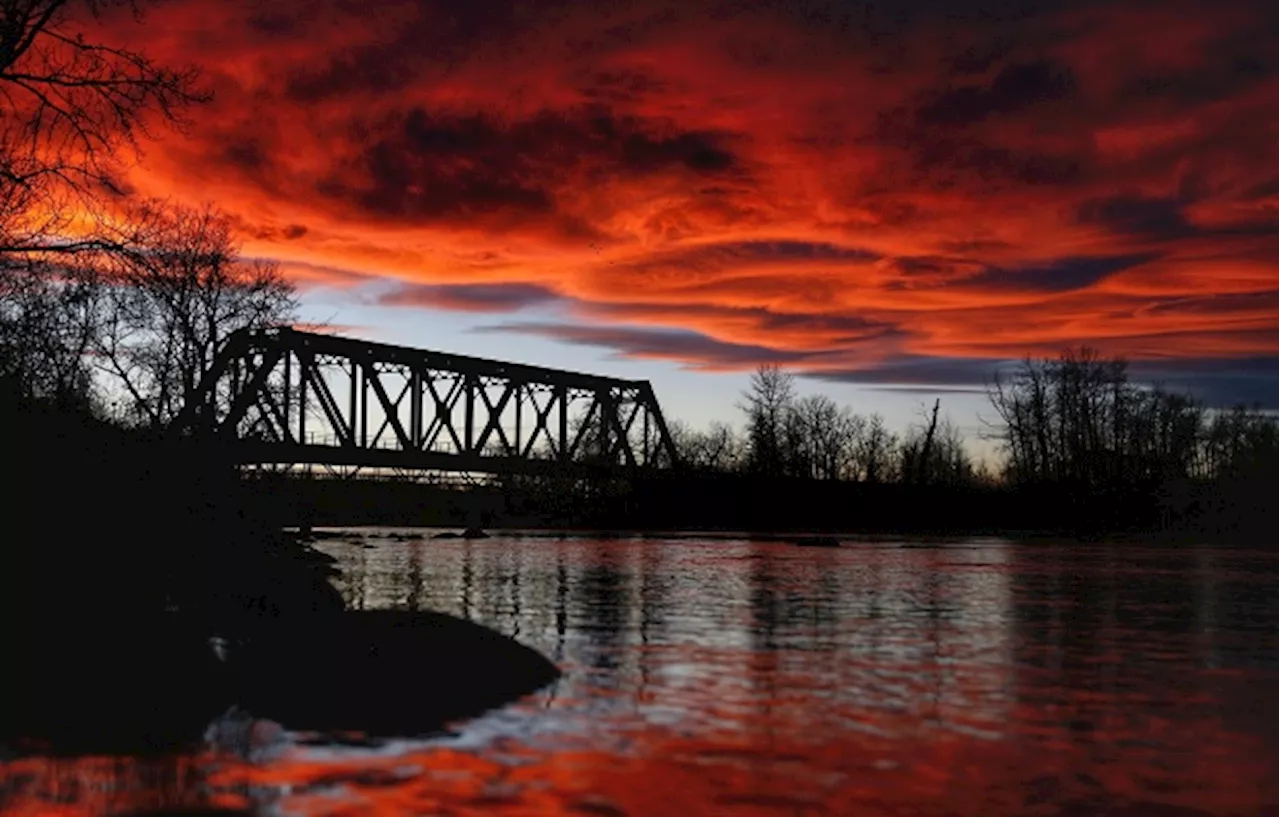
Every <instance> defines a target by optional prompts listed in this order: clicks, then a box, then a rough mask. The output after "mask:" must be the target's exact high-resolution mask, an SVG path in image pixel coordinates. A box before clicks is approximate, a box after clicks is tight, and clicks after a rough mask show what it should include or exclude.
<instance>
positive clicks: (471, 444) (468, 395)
mask: <svg viewBox="0 0 1280 817" xmlns="http://www.w3.org/2000/svg"><path fill="white" fill-rule="evenodd" d="M464 377H465V380H464V382H463V387H462V388H463V391H464V395H463V396H464V397H465V399H466V403H465V404H464V405H465V409H464V411H465V412H466V414H465V418H464V420H463V428H462V436H463V447H464V448H465V449H466V453H467V454H475V453H476V451H475V428H476V424H475V419H476V389H475V376H474V375H472V374H470V373H468V374H466V375H465V376H464Z"/></svg>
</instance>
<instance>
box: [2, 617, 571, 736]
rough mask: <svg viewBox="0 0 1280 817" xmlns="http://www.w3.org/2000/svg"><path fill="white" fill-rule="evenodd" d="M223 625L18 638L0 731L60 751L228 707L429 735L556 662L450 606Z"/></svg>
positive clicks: (331, 728)
mask: <svg viewBox="0 0 1280 817" xmlns="http://www.w3.org/2000/svg"><path fill="white" fill-rule="evenodd" d="M218 629H220V633H219V634H218V636H216V637H214V638H213V639H212V640H211V638H210V635H209V628H208V627H207V626H205V625H204V623H203V622H200V621H198V620H196V619H194V618H193V617H190V616H183V615H179V614H168V615H158V616H145V617H138V618H136V619H134V620H132V621H126V620H122V619H115V620H113V621H111V622H110V623H109V625H108V626H104V625H102V624H100V623H96V622H93V621H87V622H82V623H81V624H80V625H78V626H77V627H76V628H75V630H74V632H72V633H63V634H62V638H60V639H57V640H54V639H52V638H46V639H45V640H40V639H39V638H34V639H29V640H28V641H27V643H26V644H23V645H13V644H11V645H10V646H11V648H12V647H14V646H17V647H18V649H17V650H15V651H14V652H11V654H10V657H11V658H16V657H18V656H17V653H20V654H21V660H20V661H19V662H14V663H11V664H9V665H8V666H9V667H10V673H11V674H10V676H9V677H10V681H11V685H10V686H9V687H8V689H7V690H6V695H5V697H6V699H7V703H6V705H5V706H4V707H3V709H2V710H0V711H3V712H4V714H3V716H0V740H3V741H4V742H8V743H10V744H11V745H14V746H16V747H17V748H29V749H39V750H44V751H52V752H55V753H73V754H80V753H101V752H108V753H110V752H128V753H131V754H136V753H146V752H150V751H164V750H168V749H173V748H177V747H181V746H189V745H192V744H195V743H197V742H199V741H200V740H201V738H202V736H203V735H204V733H205V731H206V729H207V728H208V726H209V725H210V723H212V722H213V721H214V720H216V719H217V718H218V717H219V716H220V715H221V714H223V713H225V712H227V711H228V710H230V709H231V708H232V707H235V708H236V709H237V710H239V711H241V712H244V713H248V714H249V715H251V716H253V717H255V718H264V719H267V720H272V721H275V722H277V723H280V724H282V725H283V726H285V727H286V728H288V729H291V730H296V731H307V732H311V731H315V732H337V733H351V732H355V733H361V734H363V735H366V736H369V737H382V736H413V735H426V734H432V733H438V732H440V731H441V730H442V729H443V728H444V727H445V726H446V725H447V724H449V723H450V722H452V721H456V720H459V719H462V718H467V717H472V716H475V715H478V714H481V713H483V712H485V711H486V710H488V709H491V708H494V707H496V706H500V705H502V704H505V703H507V702H509V701H511V700H513V699H514V698H518V697H520V696H522V695H524V694H527V693H529V692H532V691H534V690H536V689H538V688H539V687H542V686H545V685H546V684H548V683H550V682H552V681H553V680H555V678H556V677H557V676H558V674H559V673H558V671H557V670H556V668H555V666H554V665H552V664H551V663H550V662H549V661H547V660H546V659H545V658H543V657H542V656H541V655H539V654H538V653H536V652H534V651H533V650H531V649H529V648H527V647H524V646H522V645H520V644H518V643H516V642H515V641H513V640H511V639H509V638H506V637H505V636H502V635H500V634H499V633H496V632H494V631H492V630H489V629H488V628H485V627H482V626H480V625H477V624H473V623H471V622H468V621H464V620H462V619H458V618H454V617H453V616H448V615H444V614H440V613H402V612H393V611H379V612H356V613H341V614H336V615H325V614H309V615H298V616H292V617H283V616H282V617H279V618H263V619H261V620H260V621H258V622H256V623H254V624H253V625H246V624H245V622H243V621H242V622H240V623H239V625H238V626H237V627H235V628H218ZM44 635H46V636H47V635H51V634H48V633H45V634H44ZM15 668H16V669H18V671H17V672H12V670H13V669H15Z"/></svg>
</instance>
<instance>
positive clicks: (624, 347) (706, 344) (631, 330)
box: [473, 321, 818, 369]
mask: <svg viewBox="0 0 1280 817" xmlns="http://www.w3.org/2000/svg"><path fill="white" fill-rule="evenodd" d="M473 331H476V332H498V333H511V334H520V335H536V336H538V337H543V338H547V339H549V340H556V341H560V342H561V343H570V344H573V345H575V346H592V347H599V348H605V349H611V350H613V352H614V353H616V354H617V355H620V356H622V357H633V358H645V357H659V358H665V359H674V360H679V361H682V362H685V363H686V364H687V365H689V366H690V367H692V368H704V369H709V368H717V367H748V366H753V365H756V364H759V363H778V364H793V365H794V364H798V363H802V362H804V361H806V360H810V359H813V358H815V357H818V355H815V354H809V353H805V352H790V351H784V350H780V349H772V348H769V347H767V346H757V345H752V344H740V343H728V342H725V341H721V340H716V339H715V338H711V337H708V336H706V335H703V334H701V333H698V332H692V331H687V330H680V329H654V328H648V327H638V326H615V327H604V326H580V325H575V324H565V323H540V322H531V321H530V322H510V323H502V324H496V325H492V326H481V327H477V328H476V329H475V330H473Z"/></svg>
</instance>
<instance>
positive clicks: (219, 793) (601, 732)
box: [0, 531, 1277, 815]
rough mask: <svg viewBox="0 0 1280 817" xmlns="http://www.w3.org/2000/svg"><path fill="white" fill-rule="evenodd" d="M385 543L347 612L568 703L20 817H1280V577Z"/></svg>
mask: <svg viewBox="0 0 1280 817" xmlns="http://www.w3.org/2000/svg"><path fill="white" fill-rule="evenodd" d="M369 533H370V532H365V534H364V535H360V536H354V535H353V536H349V537H346V538H338V539H333V540H330V541H327V542H323V543H322V547H323V549H325V550H326V551H327V552H329V553H331V554H333V555H335V556H336V557H337V558H338V559H339V561H340V566H341V569H342V571H343V573H342V577H341V579H340V580H339V585H340V589H341V590H342V592H343V594H344V597H345V598H346V600H347V603H348V604H349V605H350V606H352V607H356V608H365V609H377V608H395V609H415V608H422V609H436V610H443V611H448V612H453V613H457V614H459V615H464V616H466V617H469V618H471V619H473V620H475V621H479V622H482V623H484V624H487V625H490V626H492V627H495V628H497V629H499V630H501V631H503V632H505V633H508V634H511V635H514V636H515V637H516V638H518V639H520V640H521V641H522V642H524V643H526V644H529V645H531V646H534V647H536V648H538V649H540V650H542V651H543V652H544V653H545V654H547V655H549V656H552V657H553V658H554V659H555V660H556V661H557V663H558V664H559V665H560V666H561V667H562V669H563V670H564V671H565V675H564V678H563V679H562V680H561V681H560V682H559V684H558V685H556V686H555V687H553V688H550V689H548V690H547V691H545V692H542V693H538V694H536V695H534V696H532V697H530V698H528V699H526V700H524V701H522V702H521V703H519V704H516V705H514V706H511V707H508V708H505V709H503V710H500V711H497V712H494V713H491V714H490V715H487V716H485V717H482V718H480V719H478V720H475V721H471V722H468V723H466V724H460V725H459V727H458V733H457V734H456V735H455V736H452V737H447V738H441V739H436V740H399V741H391V742H388V743H384V744H381V745H378V746H368V747H358V746H350V745H348V746H340V745H334V744H329V745H320V746H312V745H305V744H303V743H301V742H299V740H298V739H297V737H296V736H290V735H288V734H287V733H282V732H280V731H279V730H277V729H272V728H270V727H269V725H264V724H261V723H259V724H256V725H254V724H239V725H236V724H223V725H220V727H219V729H218V730H217V731H216V733H211V738H213V739H214V741H215V743H214V746H213V750H212V751H211V752H210V753H207V754H202V755H194V756H184V757H183V758H179V759H175V760H173V761H172V763H171V764H170V765H169V766H165V767H157V766H156V765H155V763H156V762H155V761H148V760H145V759H142V758H136V759H125V760H122V761H119V762H118V764H117V765H116V766H114V767H111V768H108V767H107V766H105V765H104V764H102V763H101V762H98V761H97V760H95V759H91V758H90V759H84V760H56V759H48V758H29V759H26V760H21V761H12V762H9V763H7V764H4V765H0V782H4V785H0V791H7V792H8V795H6V796H7V797H8V798H9V799H8V800H6V801H3V802H0V809H2V808H5V807H8V808H9V809H10V810H11V811H13V812H15V813H24V812H28V813H36V812H38V811H39V807H40V806H44V805H48V804H49V803H50V802H52V801H51V799H50V798H54V797H58V796H61V797H62V800H61V802H60V805H62V806H64V807H65V810H66V812H67V813H101V812H103V811H111V810H124V809H125V808H126V807H131V806H137V805H142V804H144V803H146V804H160V803H165V804H170V805H173V804H187V805H189V804H194V803H198V802H209V801H213V802H218V803H221V804H224V805H234V806H237V807H244V808H254V809H258V810H262V811H267V812H273V811H274V810H279V811H280V812H282V813H283V812H288V813H309V812H317V813H385V814H393V813H452V814H470V813H475V814H480V813H510V814H533V813H539V814H569V813H602V814H622V813H625V814H638V815H643V814H655V813H659V814H661V813H681V814H722V813H749V814H796V813H804V814H808V813H813V814H871V815H878V814H958V815H989V814H1028V815H1039V814H1045V815H1050V814H1052V815H1061V814H1134V815H1137V814H1144V815H1145V814H1192V813H1197V814H1199V813H1211V814H1257V813H1269V812H1274V809H1275V805H1276V787H1275V782H1276V777H1275V768H1276V726H1275V724H1276V698H1275V694H1274V690H1275V685H1276V681H1277V673H1276V658H1277V647H1276V631H1275V621H1276V601H1275V600H1276V574H1275V554H1274V553H1268V552H1263V551H1230V550H1223V549H1220V548H1219V549H1213V548H1198V547H1193V546H1183V547H1174V548H1171V547H1148V546H1144V545H1141V544H1139V543H1136V542H1135V543H1127V544H1120V543H1113V544H1109V545H1106V546H1089V545H1075V546H1065V545H1064V546H1059V547H1053V546H1049V547H1046V546H1043V545H1040V546H1027V545H1017V544H1013V543H1010V542H1005V541H998V540H970V541H959V542H951V543H936V542H935V543H925V542H884V543H859V544H853V545H850V544H847V543H846V545H845V546H844V547H841V548H837V549H813V548H796V547H791V546H787V545H784V544H778V543H763V542H752V541H746V540H741V541H719V542H716V541H708V540H699V539H685V540H671V541H662V542H656V541H642V540H633V539H621V540H601V539H573V538H569V539H564V540H555V539H550V540H548V539H545V538H539V539H532V538H525V539H521V538H516V537H500V538H494V539H489V540H478V541H467V540H437V541H432V540H428V539H410V538H407V537H406V536H405V535H404V534H403V533H402V534H401V535H400V536H393V535H392V533H391V532H387V531H383V532H381V533H377V532H374V533H377V535H368V534H369ZM441 671H447V668H441ZM255 730H256V731H255ZM164 769H167V770H168V771H167V772H166V771H164ZM5 775H7V777H5ZM108 806H109V808H108Z"/></svg>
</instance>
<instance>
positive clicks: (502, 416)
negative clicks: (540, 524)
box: [170, 328, 678, 474]
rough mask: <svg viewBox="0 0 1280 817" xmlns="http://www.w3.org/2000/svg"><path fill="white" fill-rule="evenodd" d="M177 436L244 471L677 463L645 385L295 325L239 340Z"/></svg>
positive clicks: (546, 469)
mask: <svg viewBox="0 0 1280 817" xmlns="http://www.w3.org/2000/svg"><path fill="white" fill-rule="evenodd" d="M170 431H171V433H173V434H175V435H177V436H179V437H183V438H191V439H198V440H203V441H206V442H215V443H216V444H217V445H218V447H219V449H220V450H222V451H223V452H224V453H226V454H227V455H229V456H230V457H231V458H232V459H233V460H234V461H235V462H237V463H238V464H241V465H275V466H289V467H293V466H316V465H320V466H327V467H348V468H353V469H354V470H359V469H361V468H369V469H397V470H405V471H417V472H453V473H467V474H509V473H516V474H520V473H524V474H547V473H579V474H600V473H620V474H621V473H646V472H652V471H657V470H666V469H670V468H672V467H674V466H675V465H676V463H677V462H678V457H677V454H676V451H675V446H674V445H673V443H672V440H671V435H670V432H669V431H668V429H667V425H666V421H665V420H664V419H663V416H662V411H661V409H660V408H659V407H658V401H657V398H656V397H655V396H654V393H653V389H652V388H651V387H650V385H649V383H648V381H644V380H620V379H616V378H609V377H601V376H597V375H589V374H582V373H578V372H570V371H562V370H559V369H550V368H544V367H540V366H529V365H524V364H519V363H508V362H503V361H497V360H488V359H484V358H477V357H468V356H464V355H456V354H450V353H446V352H437V351H430V350H426V349H414V348H408V347H403V346H392V345H388V344H383V343H372V342H369V341H362V340H354V339H351V338H343V337H338V336H334V335H326V334H317V333H312V332H303V331H299V330H295V329H289V328H274V329H260V330H240V331H238V332H235V333H233V334H232V335H231V336H229V337H228V339H227V341H226V343H225V345H224V346H223V348H222V349H221V351H220V352H219V353H218V355H217V357H216V358H215V360H214V362H213V364H212V365H211V366H210V368H209V369H208V370H207V371H206V372H205V373H204V375H203V377H202V378H201V380H200V383H199V384H198V386H197V388H196V390H195V391H194V393H193V394H192V395H191V396H190V397H189V398H188V400H187V401H186V403H185V404H184V405H183V408H182V410H181V411H180V412H179V414H178V415H177V417H175V419H174V421H173V423H172V424H171V426H170Z"/></svg>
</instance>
